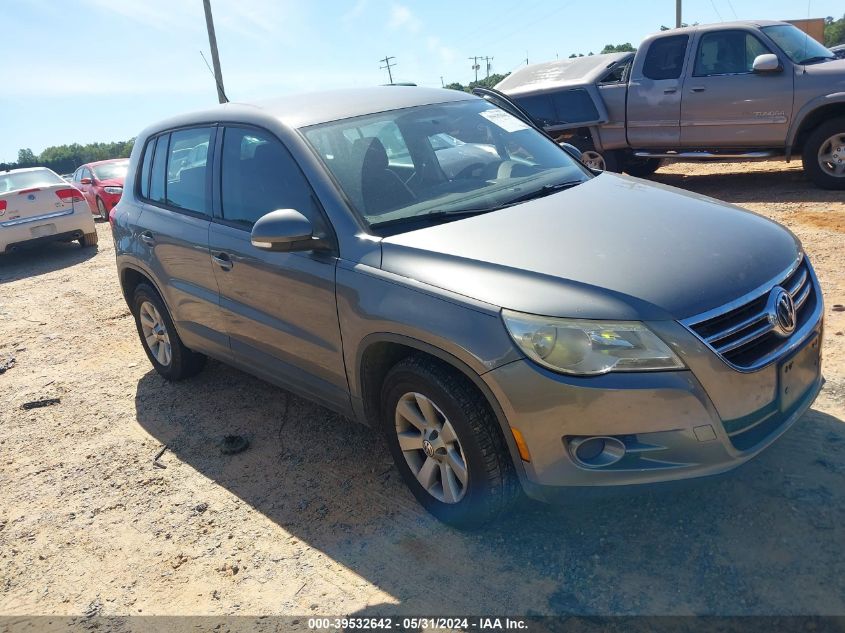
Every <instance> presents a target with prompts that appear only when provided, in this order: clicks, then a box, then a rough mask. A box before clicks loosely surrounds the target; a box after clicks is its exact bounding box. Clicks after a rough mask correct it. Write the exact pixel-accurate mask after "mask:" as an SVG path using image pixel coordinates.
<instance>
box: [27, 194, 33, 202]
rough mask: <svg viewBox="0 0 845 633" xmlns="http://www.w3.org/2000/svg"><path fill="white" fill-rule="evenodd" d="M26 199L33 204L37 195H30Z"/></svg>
mask: <svg viewBox="0 0 845 633" xmlns="http://www.w3.org/2000/svg"><path fill="white" fill-rule="evenodd" d="M26 199H27V200H29V201H30V202H32V201H33V200H35V194H34V193H31V194H29V195H28V196H27V197H26Z"/></svg>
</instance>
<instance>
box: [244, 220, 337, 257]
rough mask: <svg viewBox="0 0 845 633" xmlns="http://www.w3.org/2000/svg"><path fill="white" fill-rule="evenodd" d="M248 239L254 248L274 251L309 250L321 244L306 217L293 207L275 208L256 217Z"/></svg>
mask: <svg viewBox="0 0 845 633" xmlns="http://www.w3.org/2000/svg"><path fill="white" fill-rule="evenodd" d="M249 239H250V242H251V243H252V245H253V246H254V247H255V248H260V249H262V250H265V251H275V252H290V251H310V250H314V249H315V248H316V247H318V246H320V245H321V244H322V242H321V241H320V240H319V239H317V238H315V237H314V228H313V227H312V226H311V222H310V221H309V220H308V218H306V217H305V216H304V215H302V214H301V213H300V212H299V211H294V210H293V209H277V210H276V211H270V213H268V214H266V215H263V216H261V217H260V218H258V221H257V222H256V223H255V224H254V225H253V226H252V233H251V234H250V238H249Z"/></svg>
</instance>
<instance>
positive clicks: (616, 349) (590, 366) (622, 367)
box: [502, 310, 684, 376]
mask: <svg viewBox="0 0 845 633" xmlns="http://www.w3.org/2000/svg"><path fill="white" fill-rule="evenodd" d="M502 319H503V320H504V322H505V326H506V327H507V329H508V332H509V333H510V335H511V338H513V340H514V342H516V344H517V345H518V346H519V348H520V349H521V350H522V351H523V352H525V354H526V355H527V356H528V357H529V358H530V359H531V360H533V361H535V362H537V363H539V364H540V365H543V366H544V367H548V368H549V369H552V370H554V371H557V372H561V373H564V374H574V375H577V376H594V375H597V374H606V373H608V372H611V371H655V370H666V369H684V364H683V363H682V362H681V359H680V358H678V357H677V356H676V355H675V354H674V352H672V350H671V349H669V347H668V346H667V345H666V343H664V342H663V341H661V340H660V339H659V338H658V337H657V335H655V334H654V333H653V332H652V331H651V330H649V329H648V328H647V327H646V326H645V325H643V324H642V323H640V322H639V321H584V320H576V319H559V318H554V317H544V316H537V315H534V314H523V313H521V312H513V311H511V310H502Z"/></svg>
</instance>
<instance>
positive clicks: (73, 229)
mask: <svg viewBox="0 0 845 633" xmlns="http://www.w3.org/2000/svg"><path fill="white" fill-rule="evenodd" d="M73 240H78V241H79V243H80V244H81V245H82V246H96V244H97V230H96V229H95V228H94V218H93V217H92V215H91V211H90V210H89V208H88V203H87V202H85V198H84V197H83V195H82V192H80V191H79V190H78V189H76V188H75V187H73V186H72V185H70V184H68V183H67V182H66V181H65V180H63V179H62V178H61V177H60V176H59V175H58V174H56V173H55V172H53V171H51V170H49V169H46V168H44V167H31V168H27V169H12V170H10V171H0V253H8V252H11V251H14V250H17V249H18V248H21V247H23V246H30V245H34V244H37V243H39V242H71V241H73Z"/></svg>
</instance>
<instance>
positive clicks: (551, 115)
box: [514, 94, 557, 127]
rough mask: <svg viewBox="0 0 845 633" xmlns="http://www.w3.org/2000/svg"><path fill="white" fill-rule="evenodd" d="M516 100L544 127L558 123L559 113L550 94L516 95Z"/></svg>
mask: <svg viewBox="0 0 845 633" xmlns="http://www.w3.org/2000/svg"><path fill="white" fill-rule="evenodd" d="M514 101H515V102H516V104H517V105H518V106H520V107H521V108H522V109H523V110H525V111H526V112H527V113H528V114H530V115H531V118H532V119H534V120H535V121H536V122H537V123H539V124H540V125H542V126H543V127H548V126H550V125H554V124H555V123H556V119H557V115H556V114H555V108H554V105H552V100H551V99H550V98H549V95H548V94H540V95H531V96H528V97H515V98H514Z"/></svg>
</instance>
